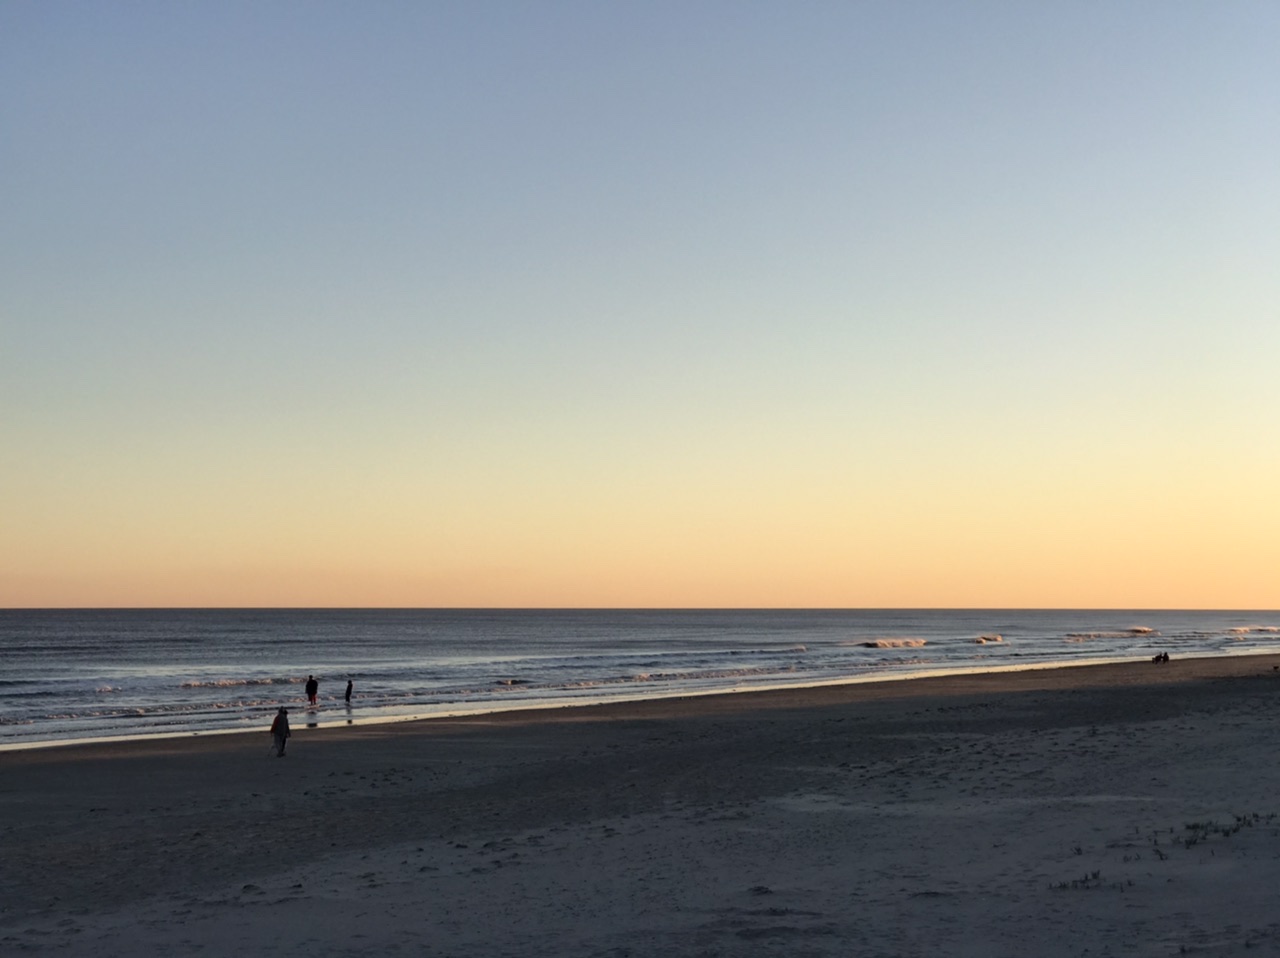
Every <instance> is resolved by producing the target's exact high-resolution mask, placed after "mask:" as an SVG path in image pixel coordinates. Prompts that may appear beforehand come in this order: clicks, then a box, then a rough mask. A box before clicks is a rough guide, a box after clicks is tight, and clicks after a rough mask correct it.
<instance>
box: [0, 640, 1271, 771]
mask: <svg viewBox="0 0 1280 958" xmlns="http://www.w3.org/2000/svg"><path fill="white" fill-rule="evenodd" d="M1267 658H1274V659H1276V661H1277V662H1280V652H1275V653H1271V652H1243V653H1239V654H1225V655H1224V654H1219V653H1206V654H1197V655H1185V656H1182V657H1180V658H1177V659H1172V660H1170V662H1168V663H1162V665H1163V666H1164V667H1165V668H1166V669H1168V667H1169V666H1172V665H1174V663H1177V664H1178V665H1179V666H1180V667H1179V668H1174V669H1172V673H1173V674H1172V675H1169V676H1167V678H1173V679H1176V680H1186V679H1182V678H1181V676H1182V675H1183V674H1184V673H1185V671H1186V666H1185V663H1188V662H1206V661H1217V660H1227V661H1237V660H1247V659H1267ZM1144 665H1155V663H1152V662H1151V661H1150V660H1149V659H1148V658H1146V657H1145V656H1143V657H1138V656H1133V657H1122V658H1099V659H1086V660H1076V661H1066V662H1061V661H1059V662H1048V663H1039V662H1037V663H1031V664H1025V665H1021V664H1019V665H997V666H991V667H980V666H974V667H957V668H952V669H932V670H925V671H922V672H912V673H906V674H901V675H874V674H870V675H868V674H863V675H856V676H850V677H848V678H841V679H830V680H819V681H815V682H798V683H793V684H789V683H779V684H771V685H767V686H735V687H732V688H723V689H708V690H700V691H690V692H671V693H665V694H659V695H645V694H643V693H640V694H636V695H619V696H616V697H609V698H600V699H584V700H581V701H567V702H566V701H552V702H535V703H530V704H522V705H511V706H507V707H503V708H493V707H489V706H484V707H478V708H450V707H446V708H443V709H441V710H440V711H439V712H415V713H413V714H406V715H388V716H376V715H375V716H372V717H364V718H344V716H343V713H339V712H338V711H337V706H334V707H333V708H332V709H330V710H329V711H330V712H331V713H332V714H333V717H332V718H331V719H328V720H326V719H324V718H321V717H320V715H321V714H322V713H317V715H316V718H317V721H316V722H315V723H314V724H312V723H306V722H303V723H299V724H298V725H297V726H295V727H294V729H293V731H294V732H295V733H296V732H299V731H302V730H305V731H307V732H316V731H321V730H323V731H330V732H332V731H336V730H340V729H349V728H370V727H375V726H383V725H402V724H415V723H419V722H440V721H448V720H454V719H464V720H465V719H474V718H478V717H483V716H492V715H505V714H508V713H521V714H524V713H531V712H532V713H542V712H559V711H563V710H566V709H575V710H576V709H597V708H600V709H609V708H614V707H622V706H626V705H635V704H638V703H646V702H672V701H685V700H700V699H707V698H713V697H719V696H743V695H746V696H756V695H776V694H780V693H796V692H805V691H808V690H812V689H831V688H845V687H849V686H854V687H862V688H865V687H868V686H881V685H885V686H896V685H899V684H913V683H916V682H928V681H931V680H938V681H941V682H942V683H943V684H945V683H947V682H948V681H949V680H952V679H955V680H963V679H966V678H969V677H972V676H980V675H993V676H994V675H1008V674H1016V673H1023V672H1032V673H1043V672H1056V671H1060V670H1073V669H1093V668H1099V669H1107V668H1111V667H1124V666H1144ZM1197 671H1200V670H1199V669H1197ZM1212 671H1213V672H1214V674H1229V673H1230V672H1231V669H1229V668H1228V669H1226V670H1225V671H1224V672H1221V673H1219V671H1218V670H1217V669H1212ZM1154 677H1156V676H1153V678H1154ZM1158 684H1165V682H1164V681H1160V682H1159V683H1158ZM872 694H873V695H875V694H877V693H875V692H873V693H872ZM291 714H293V715H296V716H298V717H306V716H307V715H308V713H307V710H306V709H305V708H302V707H294V708H292V709H291ZM263 715H264V718H265V719H266V721H267V722H268V723H269V721H270V719H271V717H272V716H273V715H274V713H273V712H271V711H270V710H264V712H263ZM260 733H261V729H256V728H255V729H246V728H228V729H207V730H200V731H184V732H156V733H143V734H128V735H101V736H90V737H83V738H69V739H37V740H31V741H20V742H7V743H0V755H4V754H7V753H12V752H27V751H43V750H46V749H66V748H76V747H81V746H92V745H103V746H106V745H120V744H123V743H130V742H160V741H167V742H176V741H183V740H194V739H207V738H213V737H224V736H239V735H246V736H247V735H256V734H260Z"/></svg>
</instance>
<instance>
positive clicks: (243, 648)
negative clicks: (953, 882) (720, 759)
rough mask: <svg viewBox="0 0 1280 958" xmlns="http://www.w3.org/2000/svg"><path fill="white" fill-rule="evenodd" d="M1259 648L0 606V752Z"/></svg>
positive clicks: (1227, 629)
mask: <svg viewBox="0 0 1280 958" xmlns="http://www.w3.org/2000/svg"><path fill="white" fill-rule="evenodd" d="M1277 650H1280V612H1186V611H1137V610H1135V611H1080V610H1069V611H1044V610H1036V611H1014V610H995V609H985V610H973V609H966V610H937V609H930V610H850V611H841V610H794V611H785V610H677V611H656V610H567V611H555V610H524V611H521V610H403V609H345V610H344V609H333V610H318V609H308V610H258V609H255V610H225V609H210V610H74V611H69V610H0V748H14V747H28V746H34V745H39V744H46V743H49V742H54V741H66V740H85V739H101V738H113V737H129V738H145V737H152V736H160V735H167V734H182V735H192V734H206V733H212V732H224V731H235V730H248V729H265V728H266V727H267V726H268V725H269V724H270V720H271V716H272V714H273V713H274V712H275V710H276V709H277V708H278V707H279V706H280V705H286V706H289V707H290V709H291V712H292V716H293V720H294V724H295V725H301V724H307V725H317V726H322V725H334V724H364V723H370V722H376V721H388V720H398V719H407V718H414V717H430V716H433V715H446V714H466V713H479V712H490V711H497V710H506V709H516V708H537V707H556V706H567V705H575V704H586V703H595V702H608V701H619V700H627V699H643V698H661V697H668V696H679V695H690V694H699V693H711V692H731V691H746V690H751V689H765V688H776V687H783V686H805V685H820V684H828V683H838V682H856V681H865V680H871V679H888V678H910V677H913V676H918V675H923V674H931V673H936V672H947V671H989V670H996V669H1006V668H1029V667H1037V666H1048V665H1070V664H1073V663H1083V662H1089V661H1114V660H1125V659H1137V658H1150V657H1151V656H1153V655H1155V654H1156V653H1158V652H1168V653H1169V655H1170V656H1171V657H1186V656H1209V655H1224V654H1248V653H1258V652H1270V651H1277ZM309 675H314V676H315V677H316V678H317V679H318V680H319V682H320V694H319V702H318V705H317V707H316V708H314V709H309V708H308V707H307V703H306V697H305V695H304V693H303V684H304V683H305V682H306V680H307V677H308V676H309ZM348 680H350V681H352V683H353V684H354V693H355V694H354V696H353V698H352V701H351V704H350V706H348V705H347V704H346V703H345V702H344V699H343V693H344V691H345V688H346V683H347V681H348Z"/></svg>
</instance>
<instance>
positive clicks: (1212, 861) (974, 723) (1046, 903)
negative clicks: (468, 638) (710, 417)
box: [0, 656, 1280, 958]
mask: <svg viewBox="0 0 1280 958" xmlns="http://www.w3.org/2000/svg"><path fill="white" fill-rule="evenodd" d="M1278 666H1280V656H1247V657H1245V656H1240V657H1224V658H1206V659H1187V660H1178V659H1175V660H1174V661H1172V662H1170V663H1167V664H1161V665H1156V664H1153V663H1149V662H1140V663H1125V664H1109V665H1103V666H1085V667H1073V668H1061V669H1053V670H1043V671H1026V672H1013V673H999V674H980V675H968V676H961V675H953V676H947V677H939V678H926V679H916V680H911V681H902V682H885V683H876V684H861V685H850V686H843V687H827V688H816V689H807V690H786V691H775V692H758V693H750V694H742V695H720V696H709V697H702V698H686V699H678V700H666V701H654V702H642V703H631V704H616V705H610V706H605V707H590V708H575V709H557V710H550V711H542V712H523V713H507V714H494V715H491V716H485V717H480V718H469V719H447V720H433V721H426V722H415V723H405V724H399V725H377V726H366V727H360V726H355V727H351V728H339V729H315V730H312V729H308V728H306V727H305V721H304V718H303V716H302V715H296V716H295V731H294V736H293V738H292V740H291V742H290V745H289V750H288V755H287V757H286V758H284V759H277V758H275V757H273V754H272V751H271V749H270V739H269V736H268V734H267V731H266V726H265V725H264V727H263V730H262V732H261V734H253V735H226V736H203V737H192V738H185V739H170V740H159V741H140V742H125V743H115V744H86V745H75V746H68V747H61V748H52V749H38V750H31V751H17V752H8V753H0V948H2V949H3V951H4V953H6V954H20V953H27V952H33V953H37V954H50V955H75V956H104V958H105V956H117V955H125V954H170V955H182V954H193V955H194V954H199V955H210V956H223V955H226V956H231V955H237V956H238V955H264V956H275V955H287V954H297V953H302V954H307V955H309V956H340V955H356V954H412V955H441V956H477V958H488V956H506V955H510V956H536V955H547V956H552V955H555V956H566V955H569V956H572V955H582V956H649V955H654V956H657V955H661V956H664V958H676V956H689V958H693V956H739V955H741V956H754V955H788V956H795V955H813V956H827V955H831V956H836V955H840V956H848V955H866V956H880V955H883V956H891V955H892V956H897V955H920V956H925V955H929V956H935V955H954V956H970V955H971V956H987V958H990V956H999V955H1009V956H1018V955H1041V956H1067V955H1072V956H1075V955H1085V954H1088V955H1142V956H1146V955H1151V956H1157V955H1160V956H1163V955H1179V954H1207V955H1214V956H1219V955H1236V954H1240V955H1243V954H1246V953H1247V954H1249V955H1257V954H1268V953H1280V912H1278V911H1277V910H1276V908H1275V895H1276V892H1275V889H1276V887H1277V886H1280V768H1278V763H1277V757H1278V754H1277V753H1280V743H1278V740H1277V735H1276V726H1277V722H1278V721H1280V668H1278Z"/></svg>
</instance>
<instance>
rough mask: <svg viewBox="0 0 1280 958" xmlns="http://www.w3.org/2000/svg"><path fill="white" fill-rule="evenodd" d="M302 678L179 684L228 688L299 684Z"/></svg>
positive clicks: (190, 681)
mask: <svg viewBox="0 0 1280 958" xmlns="http://www.w3.org/2000/svg"><path fill="white" fill-rule="evenodd" d="M303 681H304V680H303V679H210V680H208V681H201V680H200V679H190V680H189V681H186V682H182V683H181V684H179V686H178V687H179V688H183V689H229V688H237V687H239V686H247V685H299V684H301V683H302V682H303Z"/></svg>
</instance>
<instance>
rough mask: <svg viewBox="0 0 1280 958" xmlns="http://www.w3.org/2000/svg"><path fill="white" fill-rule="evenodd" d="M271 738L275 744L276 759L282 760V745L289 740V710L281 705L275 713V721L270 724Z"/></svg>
mask: <svg viewBox="0 0 1280 958" xmlns="http://www.w3.org/2000/svg"><path fill="white" fill-rule="evenodd" d="M271 738H272V739H274V740H275V743H276V758H284V743H285V742H286V741H287V740H288V738H289V710H288V709H287V708H285V707H284V706H283V705H282V706H280V711H279V712H277V713H276V720H275V721H274V722H272V723H271Z"/></svg>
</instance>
